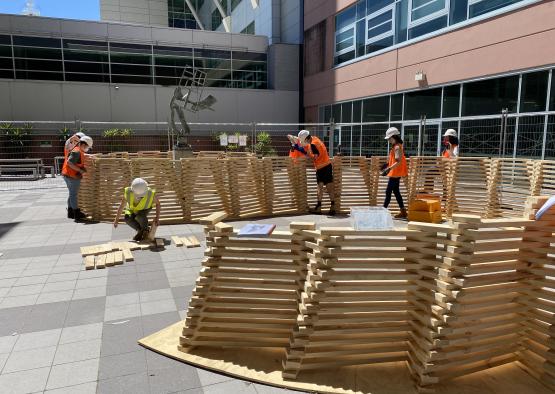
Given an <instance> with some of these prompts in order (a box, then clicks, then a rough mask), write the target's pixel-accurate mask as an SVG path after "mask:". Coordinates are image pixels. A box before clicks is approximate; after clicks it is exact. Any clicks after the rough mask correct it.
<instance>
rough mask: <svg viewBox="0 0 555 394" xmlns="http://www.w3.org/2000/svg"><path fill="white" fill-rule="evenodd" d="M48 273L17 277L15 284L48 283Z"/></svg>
mask: <svg viewBox="0 0 555 394" xmlns="http://www.w3.org/2000/svg"><path fill="white" fill-rule="evenodd" d="M47 279H48V275H36V276H26V277H21V278H19V279H17V281H16V282H15V284H14V286H26V285H38V284H44V283H46V280H47Z"/></svg>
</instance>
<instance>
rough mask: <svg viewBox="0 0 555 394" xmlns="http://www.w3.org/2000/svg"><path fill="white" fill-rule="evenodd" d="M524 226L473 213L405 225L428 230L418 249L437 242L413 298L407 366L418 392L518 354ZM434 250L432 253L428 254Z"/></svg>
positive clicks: (523, 294)
mask: <svg viewBox="0 0 555 394" xmlns="http://www.w3.org/2000/svg"><path fill="white" fill-rule="evenodd" d="M531 223H533V221H530V220H526V219H523V218H517V219H481V218H480V217H479V216H474V215H454V216H453V226H441V225H439V226H438V225H425V224H419V223H416V224H412V223H409V228H413V229H420V230H422V231H426V232H428V233H429V234H430V235H429V236H428V237H426V238H428V239H429V242H430V244H429V246H428V247H427V248H426V247H424V248H423V247H419V248H418V250H421V251H423V252H426V249H429V248H431V249H433V248H434V245H438V244H440V243H442V244H443V248H442V250H439V249H437V250H436V251H435V252H433V251H432V250H430V254H429V256H427V258H426V259H425V260H424V261H426V262H427V264H429V265H428V267H429V269H428V270H427V271H428V274H426V275H425V278H426V277H427V279H423V280H422V281H420V282H419V285H420V286H421V289H419V290H418V291H417V292H416V294H415V295H416V299H415V300H414V303H415V305H417V306H418V311H417V312H416V313H415V315H414V317H418V319H417V322H416V324H415V330H414V332H413V337H412V341H411V352H410V362H409V365H410V368H411V371H412V372H413V374H414V375H415V376H416V378H417V381H418V384H419V386H420V388H421V390H422V391H426V390H427V389H429V388H431V387H430V385H433V384H434V383H438V382H441V381H444V380H447V379H452V378H454V377H457V376H462V375H467V374H470V373H473V372H476V371H480V370H484V369H487V368H491V367H494V366H497V365H502V364H506V363H509V362H513V361H515V360H517V359H518V352H519V351H521V350H523V345H522V340H523V338H524V332H525V330H524V326H523V323H524V322H525V321H526V319H527V317H526V315H527V313H528V311H529V309H530V307H529V306H528V305H527V303H528V301H529V297H528V296H527V295H526V290H527V289H528V287H529V286H528V284H527V281H528V280H529V279H530V277H531V275H530V274H529V273H527V272H526V267H527V261H526V257H527V254H526V253H523V252H522V251H521V248H522V246H523V245H524V242H523V235H524V233H525V230H524V226H526V225H529V224H531ZM440 232H441V233H444V234H446V237H445V240H441V239H440V238H438V234H441V233H440ZM434 234H435V235H434ZM432 252H433V253H432ZM434 253H435V254H436V256H438V257H440V258H436V259H433V258H432V256H433V254H434ZM434 265H437V267H436V269H433V267H434ZM422 273H423V274H424V272H422ZM430 290H431V293H430Z"/></svg>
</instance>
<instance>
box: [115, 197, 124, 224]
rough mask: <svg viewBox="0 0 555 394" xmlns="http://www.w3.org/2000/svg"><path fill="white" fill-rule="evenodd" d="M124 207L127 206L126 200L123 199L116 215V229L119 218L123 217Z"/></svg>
mask: <svg viewBox="0 0 555 394" xmlns="http://www.w3.org/2000/svg"><path fill="white" fill-rule="evenodd" d="M124 206H125V198H122V199H121V203H120V204H119V208H118V212H117V213H116V218H115V219H114V228H117V227H118V223H119V218H120V216H121V211H123V207H124Z"/></svg>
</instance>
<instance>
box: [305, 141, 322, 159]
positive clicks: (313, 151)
mask: <svg viewBox="0 0 555 394" xmlns="http://www.w3.org/2000/svg"><path fill="white" fill-rule="evenodd" d="M319 154H320V152H319V151H318V148H316V145H314V144H310V146H309V149H308V152H307V153H306V155H307V156H309V157H310V158H311V159H313V160H316V159H317V158H318V155H319Z"/></svg>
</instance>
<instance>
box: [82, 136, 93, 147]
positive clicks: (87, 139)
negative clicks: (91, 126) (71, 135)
mask: <svg viewBox="0 0 555 394" xmlns="http://www.w3.org/2000/svg"><path fill="white" fill-rule="evenodd" d="M79 142H84V143H85V144H87V145H88V146H89V148H92V146H93V139H92V138H91V137H89V136H87V135H85V136H83V137H81V138H79Z"/></svg>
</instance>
